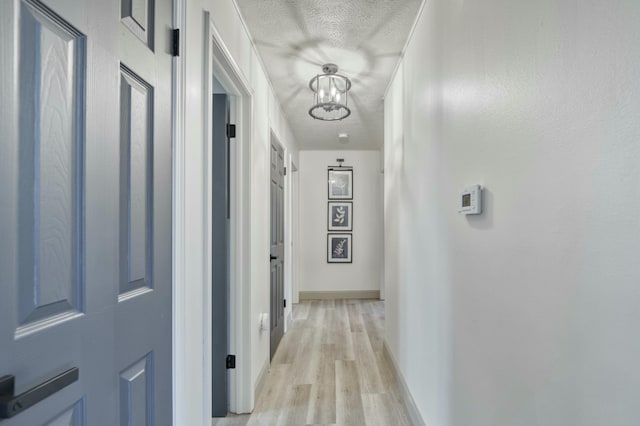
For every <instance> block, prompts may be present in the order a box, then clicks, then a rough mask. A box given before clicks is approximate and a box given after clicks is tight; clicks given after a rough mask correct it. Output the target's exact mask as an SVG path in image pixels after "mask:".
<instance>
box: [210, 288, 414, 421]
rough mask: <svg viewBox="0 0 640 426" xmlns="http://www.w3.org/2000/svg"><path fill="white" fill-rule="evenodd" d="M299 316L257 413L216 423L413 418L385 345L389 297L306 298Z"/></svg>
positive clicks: (277, 358)
mask: <svg viewBox="0 0 640 426" xmlns="http://www.w3.org/2000/svg"><path fill="white" fill-rule="evenodd" d="M293 319H294V321H293V325H292V327H291V328H290V329H289V331H288V333H287V334H285V336H284V337H283V339H282V341H281V342H280V346H279V347H278V351H277V352H276V354H275V356H274V358H273V360H272V362H271V368H270V370H269V374H268V377H267V379H266V382H265V385H264V388H263V389H262V392H261V394H260V395H259V397H258V400H257V402H256V407H255V410H254V412H253V414H251V415H250V416H249V415H245V416H233V417H228V418H226V419H214V421H213V423H212V424H213V425H214V426H223V425H224V426H231V425H233V426H236V425H237V426H245V425H249V426H254V425H265V426H267V425H291V426H300V425H380V426H396V425H411V422H410V421H409V416H408V414H407V412H406V409H405V407H404V404H403V401H402V397H401V394H400V391H399V389H398V385H397V382H396V378H395V376H394V374H393V368H392V367H391V366H390V365H389V361H388V360H387V358H386V357H385V356H384V355H383V352H382V342H383V334H384V302H380V301H369V300H317V301H315V300H314V301H308V302H302V303H300V304H299V305H295V306H294V308H293Z"/></svg>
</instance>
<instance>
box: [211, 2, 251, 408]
mask: <svg viewBox="0 0 640 426" xmlns="http://www.w3.org/2000/svg"><path fill="white" fill-rule="evenodd" d="M204 15H205V23H206V24H205V44H204V45H205V62H204V63H205V70H204V73H203V75H204V76H205V82H204V87H205V93H206V97H205V99H206V100H205V108H204V111H205V120H204V123H205V127H206V128H205V137H206V141H205V146H206V147H207V153H206V154H205V158H204V161H205V176H206V183H205V185H204V187H205V193H204V200H205V204H204V207H205V216H204V217H205V218H206V220H205V235H206V236H207V244H206V247H205V271H204V278H205V283H207V285H206V286H205V289H206V290H205V294H204V301H203V303H205V310H204V312H205V318H204V324H203V330H204V336H203V341H204V343H205V344H204V347H205V350H206V354H205V356H204V361H205V365H204V371H205V374H204V376H205V387H204V389H205V395H204V398H205V401H211V351H210V348H211V326H212V325H211V304H210V298H211V238H212V227H211V212H212V204H211V203H212V199H211V184H212V180H211V179H212V178H211V176H212V164H211V158H210V155H209V150H208V148H209V147H211V140H212V124H213V123H212V116H211V99H212V96H213V76H214V75H215V76H216V79H217V80H218V81H219V82H220V83H221V84H222V86H223V87H224V88H225V90H226V91H227V94H228V95H229V99H230V106H231V108H230V110H231V111H230V112H231V120H232V121H234V122H235V124H236V138H235V139H234V141H233V142H232V143H231V149H230V155H231V175H230V180H231V182H230V183H231V195H232V198H231V215H230V216H231V220H230V238H229V242H230V251H229V254H230V271H229V272H230V274H229V282H230V288H229V327H230V330H229V344H230V348H229V350H230V353H232V354H235V355H236V368H235V370H230V373H229V409H230V411H231V412H233V413H249V412H251V409H252V407H253V392H252V386H251V273H250V271H251V231H250V226H251V216H250V203H251V200H250V195H251V187H250V185H251V158H250V153H251V149H250V147H251V127H252V126H251V123H252V121H253V117H252V112H253V108H252V101H253V91H252V89H251V85H250V84H249V82H248V81H246V80H245V78H244V75H243V73H242V71H241V70H240V67H239V66H238V64H237V63H236V61H235V60H234V59H233V57H232V56H231V54H230V52H229V50H228V49H227V47H226V46H225V45H224V43H223V42H222V37H221V36H220V33H219V32H218V30H217V29H216V27H215V24H214V23H213V20H212V19H211V16H210V13H209V12H208V11H205V13H204Z"/></svg>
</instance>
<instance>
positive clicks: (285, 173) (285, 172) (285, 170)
mask: <svg viewBox="0 0 640 426" xmlns="http://www.w3.org/2000/svg"><path fill="white" fill-rule="evenodd" d="M284 175H285V176H286V175H287V168H286V167H285V168H284Z"/></svg>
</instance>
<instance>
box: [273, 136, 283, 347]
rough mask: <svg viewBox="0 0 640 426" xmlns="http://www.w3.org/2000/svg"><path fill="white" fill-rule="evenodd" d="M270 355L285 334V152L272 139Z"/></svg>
mask: <svg viewBox="0 0 640 426" xmlns="http://www.w3.org/2000/svg"><path fill="white" fill-rule="evenodd" d="M270 260H271V315H270V317H271V358H273V355H274V354H275V352H276V349H277V348H278V344H279V343H280V340H281V339H282V336H283V334H284V152H283V150H282V148H281V147H280V145H278V144H277V143H275V142H274V141H272V142H271V253H270Z"/></svg>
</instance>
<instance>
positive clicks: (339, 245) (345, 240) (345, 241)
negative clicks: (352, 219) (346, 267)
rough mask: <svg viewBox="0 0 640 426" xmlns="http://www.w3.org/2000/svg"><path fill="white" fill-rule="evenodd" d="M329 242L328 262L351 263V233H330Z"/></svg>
mask: <svg viewBox="0 0 640 426" xmlns="http://www.w3.org/2000/svg"><path fill="white" fill-rule="evenodd" d="M327 243H328V244H327V262H329V263H351V253H352V247H351V234H329V235H327Z"/></svg>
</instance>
